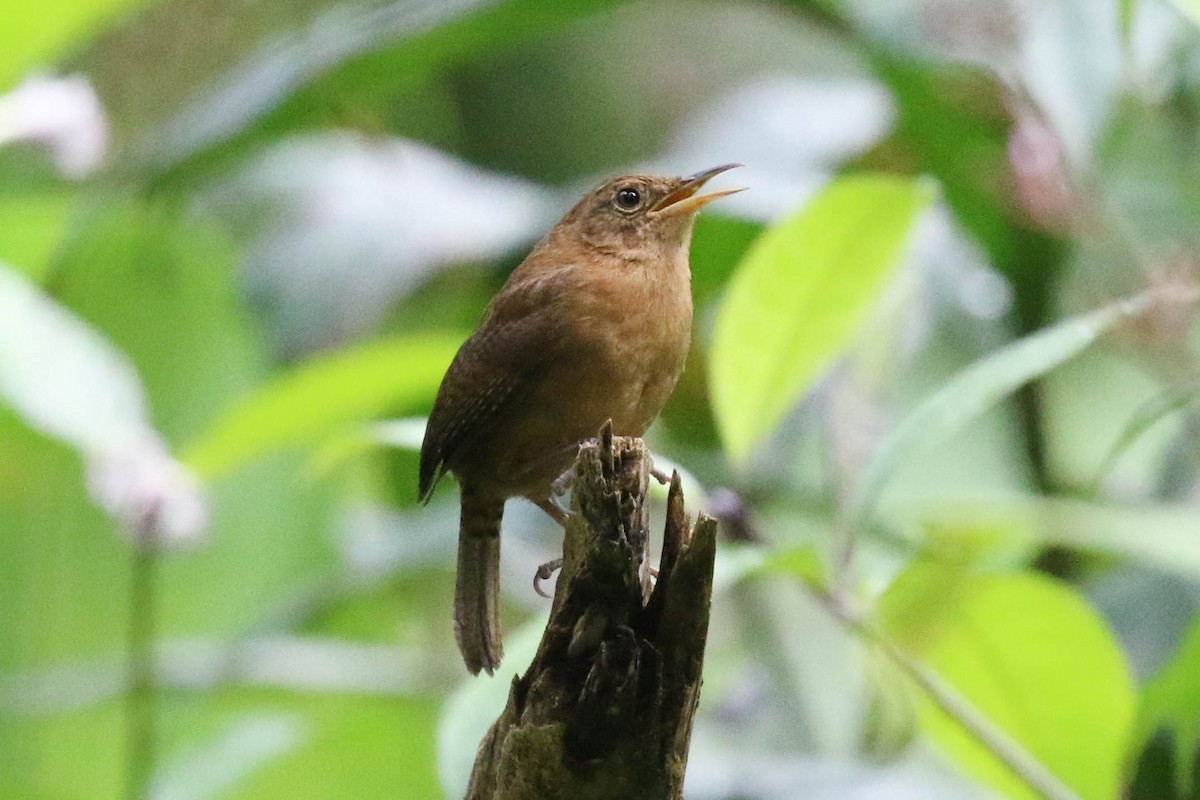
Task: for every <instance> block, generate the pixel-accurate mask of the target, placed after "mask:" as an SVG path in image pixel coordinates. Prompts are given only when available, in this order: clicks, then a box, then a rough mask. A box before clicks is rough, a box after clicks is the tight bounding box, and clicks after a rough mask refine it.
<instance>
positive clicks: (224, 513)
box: [0, 195, 334, 658]
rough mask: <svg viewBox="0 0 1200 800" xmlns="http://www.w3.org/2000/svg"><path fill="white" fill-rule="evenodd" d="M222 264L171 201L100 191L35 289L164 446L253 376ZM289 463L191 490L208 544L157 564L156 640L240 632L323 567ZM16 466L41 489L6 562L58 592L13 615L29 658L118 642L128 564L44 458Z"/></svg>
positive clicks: (319, 522) (253, 344)
mask: <svg viewBox="0 0 1200 800" xmlns="http://www.w3.org/2000/svg"><path fill="white" fill-rule="evenodd" d="M235 256H236V254H235V252H234V251H233V250H232V248H230V247H229V243H228V241H227V239H226V238H225V237H224V235H223V232H222V231H221V230H220V229H219V228H215V227H214V226H212V225H210V224H207V223H206V221H205V220H203V219H200V218H197V217H195V216H193V215H191V214H189V213H187V212H186V210H185V209H184V208H182V207H180V205H179V204H171V203H163V202H161V201H146V200H135V199H132V198H123V197H119V196H112V195H106V196H104V197H103V202H97V203H96V204H94V205H93V206H91V207H90V208H89V210H88V213H86V214H85V215H84V218H83V219H81V220H80V224H79V226H78V230H77V232H76V233H75V235H73V236H72V237H71V239H70V240H69V241H68V242H67V243H65V245H64V248H63V252H62V253H61V255H60V256H59V257H58V258H57V259H56V262H57V269H56V270H55V272H54V274H53V275H52V276H51V279H50V281H49V282H48V283H49V285H50V286H51V287H52V288H53V289H54V291H55V294H56V295H57V296H58V297H59V298H60V299H61V300H62V302H63V303H64V304H65V305H66V306H68V307H69V308H71V309H72V310H73V311H75V313H76V314H78V315H79V316H80V317H82V318H83V319H86V320H87V321H88V322H89V323H90V324H91V325H92V326H93V327H95V328H96V329H98V330H100V331H101V332H103V334H104V335H105V336H106V337H107V338H108V339H109V340H110V341H112V342H113V343H114V344H115V345H117V346H118V347H119V348H120V349H121V350H122V351H123V352H124V353H125V354H126V355H127V356H128V357H129V359H130V360H132V361H133V363H134V365H135V366H136V368H137V371H138V373H139V374H140V375H141V378H142V382H143V384H144V385H145V387H146V390H147V393H148V395H149V397H150V401H151V405H152V409H151V411H152V414H153V419H154V421H155V423H156V426H157V428H158V429H159V430H160V431H162V432H163V434H164V436H165V437H166V438H167V439H168V440H169V441H171V442H173V443H180V442H184V441H187V440H189V439H192V438H194V437H195V436H196V435H197V434H198V433H199V432H200V431H202V430H204V429H205V428H206V427H207V426H208V425H209V424H210V421H211V419H212V417H213V413H214V409H219V408H222V407H225V406H228V405H229V404H230V403H231V402H232V401H233V400H234V399H235V398H237V397H239V396H241V395H243V394H245V393H246V392H248V391H249V390H250V389H251V388H252V387H253V386H255V385H256V384H257V383H258V382H259V381H260V380H262V378H263V376H264V375H265V374H266V373H267V371H268V367H267V364H266V359H265V357H264V351H265V348H264V346H263V344H262V342H261V340H260V339H258V338H257V331H256V326H255V325H254V324H253V321H252V320H251V318H250V315H249V313H248V311H247V308H246V306H245V301H244V299H243V298H242V297H241V295H240V293H239V291H238V287H237V283H236V280H235V274H236V261H235ZM3 449H4V448H0V450H3ZM289 455H290V454H286V453H283V454H277V455H276V457H274V458H267V459H263V460H262V461H261V462H260V463H256V464H254V465H253V466H252V467H250V468H248V469H246V470H244V471H242V472H241V473H239V474H238V475H237V476H236V480H225V481H214V482H212V483H210V484H209V485H208V487H206V488H207V489H208V493H209V496H210V500H211V508H212V520H211V532H212V535H211V537H210V541H209V543H208V545H207V546H206V547H205V548H203V549H202V550H198V551H195V552H191V553H189V554H188V555H187V556H186V557H180V558H169V559H164V561H163V563H161V564H160V565H159V570H160V574H161V585H160V589H159V600H160V602H161V606H160V611H159V627H160V629H161V631H162V632H163V635H172V634H178V633H180V632H187V633H192V634H197V633H234V632H241V631H244V630H245V629H246V628H248V627H249V626H251V625H253V624H256V623H261V620H262V617H263V616H264V615H266V614H267V613H269V612H271V611H273V610H276V609H277V608H278V606H279V604H281V603H283V602H284V601H285V600H289V599H290V598H291V597H293V596H294V594H295V593H296V592H298V591H300V590H302V589H306V588H307V587H308V586H309V585H310V584H311V583H312V582H313V581H314V580H315V579H316V578H317V577H318V576H320V575H321V574H322V573H323V572H324V571H325V570H328V569H330V568H331V564H332V563H333V560H334V559H333V548H332V547H331V545H330V543H329V535H328V525H329V513H330V499H331V498H330V496H329V491H328V490H327V489H326V488H324V487H319V486H313V485H311V484H305V483H303V482H301V481H297V480H296V474H295V463H294V459H291V458H289V457H288V456H289ZM29 456H30V458H31V460H32V462H31V465H30V466H31V468H35V469H37V470H38V472H37V473H33V474H37V475H39V478H38V479H39V480H41V481H42V482H43V488H42V490H41V491H39V492H36V493H32V494H30V493H27V497H28V502H29V506H28V509H29V512H28V513H29V514H30V516H29V517H25V515H24V514H22V515H20V516H18V517H17V518H16V520H17V527H16V529H15V530H16V531H17V532H18V533H20V532H24V533H23V534H21V535H24V536H28V537H30V538H31V539H32V541H30V542H29V543H28V544H27V545H24V544H23V546H21V547H18V548H16V556H17V559H18V562H19V563H20V564H22V565H24V569H25V570H26V571H27V574H28V575H29V576H30V579H31V580H32V581H33V584H32V585H33V586H37V585H42V586H46V585H54V586H56V587H58V588H57V591H58V592H60V593H61V599H55V600H53V601H51V600H46V601H44V602H37V603H34V604H33V605H30V606H29V608H30V609H31V611H30V613H29V614H27V615H21V622H22V625H23V626H28V627H29V629H31V630H37V631H39V633H38V634H37V636H36V637H35V640H36V641H37V643H38V647H36V648H32V652H34V653H38V654H40V655H41V657H42V658H54V657H57V658H63V657H70V656H78V655H81V654H85V653H92V652H95V651H96V650H97V649H100V650H103V649H106V648H112V647H114V646H116V645H114V643H115V642H123V629H122V620H123V619H124V614H123V613H118V611H123V610H124V608H125V607H126V605H127V603H126V600H125V598H124V595H123V592H124V589H125V587H124V584H123V582H122V580H121V578H120V575H122V574H123V573H122V572H121V570H122V569H123V568H124V567H125V566H126V563H125V559H126V558H127V554H126V553H125V552H124V551H122V550H117V551H116V552H115V553H113V552H111V551H112V550H113V542H112V537H111V534H110V533H109V529H108V526H105V525H103V524H100V525H97V520H96V519H94V518H82V519H81V513H80V511H79V510H77V505H78V503H79V499H78V497H77V496H76V495H77V493H75V492H72V491H71V487H70V485H69V484H66V483H64V481H63V477H62V474H63V473H56V471H55V469H56V468H55V467H54V466H52V464H55V463H57V462H52V461H51V460H50V457H51V456H50V454H47V453H46V452H45V448H44V447H41V448H34V447H32V446H31V447H30V448H29ZM58 469H61V467H58ZM2 471H3V467H2V466H0V472H2ZM65 474H68V475H69V473H65ZM30 529H32V530H33V531H36V534H34V533H30V532H29V531H30ZM14 535H18V534H14ZM114 562H115V563H114ZM114 576H116V577H114ZM32 609H36V612H35V611H33V610H32ZM110 618H111V621H110Z"/></svg>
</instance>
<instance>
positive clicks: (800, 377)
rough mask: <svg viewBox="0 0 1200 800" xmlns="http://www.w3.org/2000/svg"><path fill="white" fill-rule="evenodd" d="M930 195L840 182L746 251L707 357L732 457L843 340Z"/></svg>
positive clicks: (763, 430) (917, 187) (764, 429)
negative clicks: (709, 354) (710, 351)
mask: <svg viewBox="0 0 1200 800" xmlns="http://www.w3.org/2000/svg"><path fill="white" fill-rule="evenodd" d="M932 199H933V191H932V189H931V187H930V186H929V185H927V184H924V183H922V182H920V181H913V180H908V179H902V178H895V177H887V176H857V177H851V178H846V179H843V180H840V181H837V182H835V183H833V184H831V185H830V186H829V187H828V188H827V189H826V190H825V191H823V192H822V193H821V194H820V195H819V196H818V197H817V198H816V199H814V200H813V201H812V203H811V204H810V205H808V206H807V207H806V208H804V209H803V210H802V211H800V212H799V213H798V214H796V215H795V216H793V217H791V218H790V219H788V220H785V221H784V222H782V223H780V224H778V225H776V226H775V227H773V228H771V229H769V230H768V231H766V232H765V233H764V234H763V235H762V236H761V237H759V239H758V240H757V241H756V242H755V243H754V244H753V245H752V246H751V248H750V250H749V251H748V252H747V253H746V257H745V259H744V260H743V261H742V263H741V264H740V265H739V266H738V269H737V272H736V273H735V274H734V276H733V278H732V279H731V281H730V285H729V290H728V292H727V295H726V297H725V301H724V303H723V304H722V306H721V309H720V312H719V315H718V317H717V322H716V327H715V330H714V333H713V344H712V353H711V359H710V361H711V383H712V394H713V408H714V411H715V413H716V418H717V423H718V426H719V428H720V431H721V435H722V438H723V440H724V441H725V445H726V447H727V449H728V452H729V454H730V457H731V458H732V459H734V460H735V461H737V462H743V461H745V459H746V457H747V455H749V453H750V451H751V450H752V449H753V447H754V446H755V445H756V444H758V442H759V441H761V440H762V439H763V437H765V436H766V435H767V434H768V433H769V432H770V431H771V429H772V428H773V427H774V426H775V425H776V424H777V423H778V422H779V420H780V419H781V418H782V417H783V415H784V414H785V413H786V412H787V410H788V409H789V408H790V407H791V406H792V405H793V404H794V403H795V402H796V400H797V399H798V398H799V397H800V396H801V395H802V394H803V393H804V391H805V390H806V389H807V388H808V387H809V386H810V385H811V384H812V383H813V382H814V381H815V380H817V378H819V377H820V375H821V373H822V372H823V371H824V370H825V369H826V368H827V367H828V366H829V364H830V363H831V362H832V361H833V360H834V358H836V357H837V355H838V353H840V352H841V351H842V350H843V349H844V348H845V346H846V345H847V344H848V343H849V341H850V339H851V338H852V337H853V335H854V332H855V331H856V330H857V328H858V326H859V324H860V323H861V322H862V319H863V317H864V315H865V314H866V313H867V311H868V310H869V309H870V307H871V304H872V303H873V302H874V300H875V298H876V297H877V296H878V294H879V292H880V291H881V290H882V289H883V287H884V286H885V285H886V282H887V279H888V277H889V276H890V274H891V271H892V269H893V268H894V267H895V266H896V265H897V264H898V263H899V261H900V257H901V255H902V254H903V247H904V243H905V241H906V239H907V237H908V233H909V230H910V228H911V227H912V224H913V221H914V220H915V219H916V216H917V214H918V212H920V211H921V210H922V209H923V208H924V207H925V206H926V205H927V204H928V203H929V202H930V201H931V200H932Z"/></svg>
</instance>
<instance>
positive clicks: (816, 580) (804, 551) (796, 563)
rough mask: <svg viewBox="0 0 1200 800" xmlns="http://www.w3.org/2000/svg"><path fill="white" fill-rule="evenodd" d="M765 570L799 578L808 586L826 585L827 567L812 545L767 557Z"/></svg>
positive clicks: (799, 546) (782, 551) (789, 548)
mask: <svg viewBox="0 0 1200 800" xmlns="http://www.w3.org/2000/svg"><path fill="white" fill-rule="evenodd" d="M763 568H764V569H765V570H766V571H767V572H776V573H779V574H783V575H790V576H791V577H793V578H799V579H800V580H801V581H803V582H804V583H805V584H807V585H808V586H813V587H822V586H824V585H825V565H824V564H823V563H822V562H821V556H820V553H818V552H817V550H816V548H815V547H813V546H812V545H797V546H793V547H785V548H782V549H779V550H776V551H774V552H773V553H771V554H770V555H769V556H767V559H766V562H765V563H764V564H763Z"/></svg>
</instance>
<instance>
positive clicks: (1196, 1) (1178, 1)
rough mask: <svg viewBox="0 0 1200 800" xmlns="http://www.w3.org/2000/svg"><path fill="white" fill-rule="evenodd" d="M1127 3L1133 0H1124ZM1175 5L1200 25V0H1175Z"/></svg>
mask: <svg viewBox="0 0 1200 800" xmlns="http://www.w3.org/2000/svg"><path fill="white" fill-rule="evenodd" d="M1124 2H1125V4H1129V3H1130V2H1131V0H1124ZM1175 7H1176V8H1178V9H1179V10H1180V11H1182V12H1183V15H1184V16H1185V17H1187V18H1188V19H1190V20H1191V21H1192V22H1195V23H1196V24H1197V25H1200V0H1175Z"/></svg>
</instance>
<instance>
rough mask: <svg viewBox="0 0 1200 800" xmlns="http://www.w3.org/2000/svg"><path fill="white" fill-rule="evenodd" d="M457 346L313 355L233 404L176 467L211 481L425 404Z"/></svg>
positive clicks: (384, 346) (385, 346) (383, 346)
mask: <svg viewBox="0 0 1200 800" xmlns="http://www.w3.org/2000/svg"><path fill="white" fill-rule="evenodd" d="M461 343H462V337H459V336H432V335H420V336H406V337H402V338H397V339H389V340H384V341H378V342H370V343H368V344H365V345H361V346H359V347H357V348H353V349H350V350H344V351H340V352H337V353H333V354H331V355H325V356H318V357H317V358H315V359H313V360H312V361H310V362H308V363H306V364H303V365H301V366H300V367H297V368H296V369H294V370H293V371H291V372H289V373H287V374H285V375H283V376H281V377H279V378H276V379H275V380H274V381H271V382H269V383H267V384H265V385H263V386H260V387H259V388H258V389H256V390H255V391H254V392H252V393H251V394H249V395H247V396H246V397H244V398H242V399H241V400H240V401H238V402H237V403H235V404H234V405H233V406H232V407H230V408H229V409H228V410H226V411H225V412H224V413H223V414H222V415H221V416H220V417H219V418H218V419H217V421H216V422H215V423H213V425H212V427H211V428H210V429H209V430H208V431H207V432H206V433H205V434H204V435H203V436H201V437H200V439H199V440H198V441H196V442H194V443H193V444H192V446H191V448H189V450H188V451H187V454H186V456H185V458H184V460H185V461H186V462H187V463H189V464H191V465H192V467H193V468H195V469H196V471H197V472H199V473H200V474H202V475H207V476H214V475H219V474H221V473H224V472H228V471H230V470H232V469H235V468H237V467H239V466H241V465H243V464H245V463H247V462H248V461H250V460H252V459H254V458H256V457H258V456H260V455H262V454H264V453H266V452H269V451H271V450H277V449H279V448H282V447H286V446H290V445H294V444H297V443H303V442H308V443H313V442H316V441H318V440H319V439H320V438H321V437H323V436H328V435H329V434H332V433H335V432H337V430H338V429H339V427H343V426H347V425H350V424H352V423H356V422H362V421H364V420H367V419H370V418H371V417H374V416H378V415H381V414H383V413H385V412H387V411H389V410H391V409H396V408H401V409H403V408H405V407H408V406H412V405H414V404H417V403H420V402H422V401H425V400H431V399H432V398H433V395H434V393H435V392H436V391H437V387H438V384H439V383H440V382H441V379H442V376H443V375H444V374H445V372H446V367H448V366H449V364H450V360H451V359H452V358H453V357H454V353H455V351H456V350H457V349H458V346H459V345H460V344H461Z"/></svg>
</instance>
